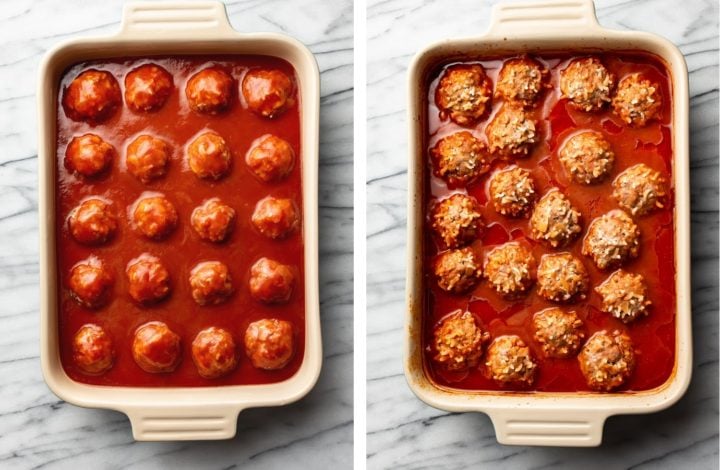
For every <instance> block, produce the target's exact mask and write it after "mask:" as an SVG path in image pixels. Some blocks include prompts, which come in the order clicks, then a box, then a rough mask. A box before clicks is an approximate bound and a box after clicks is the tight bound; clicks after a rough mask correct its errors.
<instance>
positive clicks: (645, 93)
mask: <svg viewBox="0 0 720 470" xmlns="http://www.w3.org/2000/svg"><path fill="white" fill-rule="evenodd" d="M612 109H613V113H615V115H616V116H618V117H619V118H620V119H622V120H623V122H625V123H627V124H629V125H631V126H633V127H643V126H645V125H646V124H647V123H648V122H649V121H652V120H653V119H658V118H659V117H660V111H661V109H662V95H661V94H660V87H659V86H658V84H657V83H655V82H651V81H650V80H647V79H645V78H643V76H642V75H640V74H639V73H633V74H630V75H628V76H627V77H625V78H623V79H622V80H620V83H618V87H617V90H615V96H613V99H612Z"/></svg>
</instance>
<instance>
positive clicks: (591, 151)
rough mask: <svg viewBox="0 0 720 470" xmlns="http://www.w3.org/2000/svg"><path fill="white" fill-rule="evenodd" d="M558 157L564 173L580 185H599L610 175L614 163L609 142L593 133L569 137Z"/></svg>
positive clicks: (599, 134)
mask: <svg viewBox="0 0 720 470" xmlns="http://www.w3.org/2000/svg"><path fill="white" fill-rule="evenodd" d="M558 157H559V159H560V163H562V165H563V167H564V168H565V171H566V172H568V173H569V174H570V176H571V177H572V179H573V180H574V181H575V182H577V183H580V184H594V183H599V182H600V181H601V180H602V179H603V178H605V177H606V176H607V175H608V173H610V171H611V170H612V167H613V163H614V162H615V153H614V152H613V150H612V148H611V147H610V142H608V141H607V139H605V137H604V136H603V135H602V134H601V133H599V132H595V131H583V132H581V133H579V134H575V135H574V136H572V137H570V138H569V139H568V140H567V141H566V142H565V144H563V146H562V148H561V149H560V152H559V153H558Z"/></svg>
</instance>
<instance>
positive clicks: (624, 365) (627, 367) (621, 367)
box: [578, 330, 635, 392]
mask: <svg viewBox="0 0 720 470" xmlns="http://www.w3.org/2000/svg"><path fill="white" fill-rule="evenodd" d="M578 362H579V363H580V370H581V371H582V373H583V375H584V376H585V380H586V381H587V384H588V386H589V387H590V388H591V389H593V390H597V391H601V392H609V391H611V390H613V389H616V388H618V387H620V386H621V385H623V384H624V383H625V382H626V381H627V379H628V378H630V376H631V375H632V373H633V370H634V369H635V351H634V350H633V344H632V340H631V339H630V336H628V335H627V334H625V333H621V332H620V331H617V330H615V331H613V332H612V333H608V332H607V331H606V330H603V331H598V332H597V333H595V334H594V335H592V336H591V337H590V339H589V340H588V341H587V342H586V343H585V346H583V348H582V350H581V351H580V354H578Z"/></svg>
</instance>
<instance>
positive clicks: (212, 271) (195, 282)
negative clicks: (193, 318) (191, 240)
mask: <svg viewBox="0 0 720 470" xmlns="http://www.w3.org/2000/svg"><path fill="white" fill-rule="evenodd" d="M190 292H191V294H192V298H193V299H194V300H195V302H197V303H198V305H217V304H220V303H223V302H225V301H226V300H227V299H228V297H230V295H232V293H233V285H232V277H231V276H230V272H229V270H228V267H227V266H226V265H225V264H223V263H221V262H220V261H205V262H203V263H198V264H197V265H195V267H194V268H193V269H192V270H191V271H190Z"/></svg>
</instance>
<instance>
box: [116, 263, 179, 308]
mask: <svg viewBox="0 0 720 470" xmlns="http://www.w3.org/2000/svg"><path fill="white" fill-rule="evenodd" d="M125 273H126V274H127V278H128V292H129V293H130V297H132V298H133V299H134V300H135V301H136V302H138V303H141V304H151V303H155V302H159V301H160V300H162V299H164V298H165V297H167V296H168V294H170V274H169V273H168V270H167V269H166V268H165V266H163V265H162V263H161V262H160V260H159V259H158V258H156V257H155V256H151V255H148V254H143V255H141V256H139V257H137V258H135V259H133V260H132V261H130V262H129V263H128V266H127V268H126V270H125Z"/></svg>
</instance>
